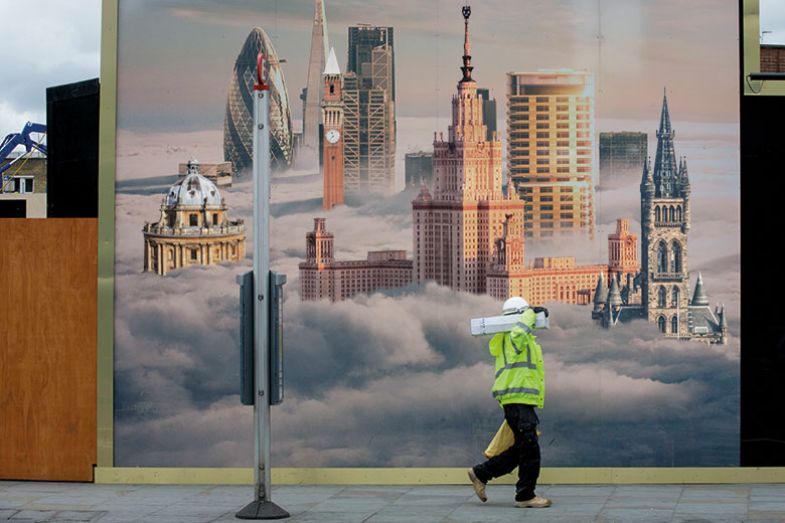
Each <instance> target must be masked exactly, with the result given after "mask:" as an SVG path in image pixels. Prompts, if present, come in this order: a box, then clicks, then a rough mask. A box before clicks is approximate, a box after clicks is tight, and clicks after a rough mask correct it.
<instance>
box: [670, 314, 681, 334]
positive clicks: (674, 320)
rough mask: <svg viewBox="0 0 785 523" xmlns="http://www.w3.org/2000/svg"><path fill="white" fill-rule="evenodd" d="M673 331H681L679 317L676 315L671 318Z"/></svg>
mask: <svg viewBox="0 0 785 523" xmlns="http://www.w3.org/2000/svg"><path fill="white" fill-rule="evenodd" d="M671 332H672V333H673V334H676V333H678V332H679V318H677V317H676V316H674V317H673V318H671Z"/></svg>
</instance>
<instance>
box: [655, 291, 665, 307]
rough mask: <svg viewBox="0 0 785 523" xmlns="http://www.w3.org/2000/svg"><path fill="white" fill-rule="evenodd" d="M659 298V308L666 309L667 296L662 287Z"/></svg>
mask: <svg viewBox="0 0 785 523" xmlns="http://www.w3.org/2000/svg"><path fill="white" fill-rule="evenodd" d="M658 294H659V296H658V297H657V306H658V307H661V308H664V307H665V295H666V294H667V293H666V291H665V287H660V290H659V293H658Z"/></svg>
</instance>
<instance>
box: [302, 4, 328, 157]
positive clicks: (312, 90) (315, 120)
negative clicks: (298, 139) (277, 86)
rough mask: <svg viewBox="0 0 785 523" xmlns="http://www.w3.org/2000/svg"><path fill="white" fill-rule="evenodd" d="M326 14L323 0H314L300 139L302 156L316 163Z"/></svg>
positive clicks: (325, 53)
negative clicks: (301, 138)
mask: <svg viewBox="0 0 785 523" xmlns="http://www.w3.org/2000/svg"><path fill="white" fill-rule="evenodd" d="M328 49H330V47H329V44H328V41H327V16H326V14H325V12H324V0H314V12H313V29H312V30H311V54H310V58H309V59H308V84H307V87H306V88H305V91H304V93H303V96H302V100H303V141H302V150H301V152H300V154H301V157H303V158H304V159H305V161H307V162H310V163H313V164H314V165H316V161H317V159H318V157H319V156H318V154H319V124H320V123H321V110H322V109H321V106H322V94H323V93H322V72H323V71H324V67H325V65H326V63H327V51H328Z"/></svg>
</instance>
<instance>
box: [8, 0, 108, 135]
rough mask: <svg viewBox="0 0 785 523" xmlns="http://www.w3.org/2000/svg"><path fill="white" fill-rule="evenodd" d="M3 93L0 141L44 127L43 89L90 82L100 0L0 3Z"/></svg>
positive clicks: (95, 64)
mask: <svg viewBox="0 0 785 523" xmlns="http://www.w3.org/2000/svg"><path fill="white" fill-rule="evenodd" d="M0 20H3V44H2V49H3V55H2V58H0V63H1V64H2V78H3V88H2V90H1V91H0V136H5V135H6V134H8V133H12V132H19V131H20V130H21V129H22V126H23V125H24V124H25V122H27V121H28V120H32V121H37V122H42V123H45V122H46V88H47V87H51V86H53V85H61V84H65V83H70V82H78V81H81V80H87V79H89V78H96V77H98V74H99V65H100V41H101V2H100V0H70V1H68V2H62V1H55V0H25V1H24V2H17V1H13V0H2V1H0Z"/></svg>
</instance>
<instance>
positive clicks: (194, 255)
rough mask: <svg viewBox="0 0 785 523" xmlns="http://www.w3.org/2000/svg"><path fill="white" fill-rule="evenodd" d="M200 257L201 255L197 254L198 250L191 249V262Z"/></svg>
mask: <svg viewBox="0 0 785 523" xmlns="http://www.w3.org/2000/svg"><path fill="white" fill-rule="evenodd" d="M198 256H199V254H198V253H197V251H196V249H191V261H196V260H197V259H198Z"/></svg>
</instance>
